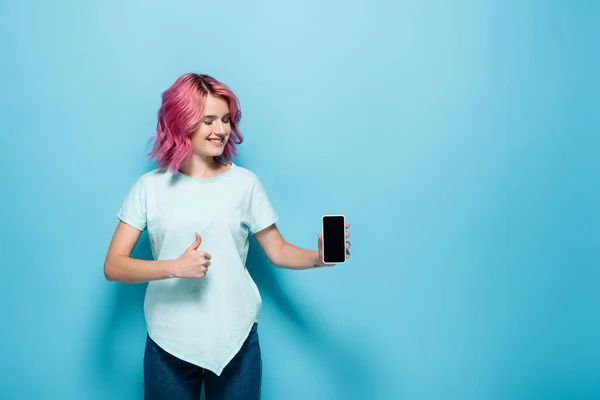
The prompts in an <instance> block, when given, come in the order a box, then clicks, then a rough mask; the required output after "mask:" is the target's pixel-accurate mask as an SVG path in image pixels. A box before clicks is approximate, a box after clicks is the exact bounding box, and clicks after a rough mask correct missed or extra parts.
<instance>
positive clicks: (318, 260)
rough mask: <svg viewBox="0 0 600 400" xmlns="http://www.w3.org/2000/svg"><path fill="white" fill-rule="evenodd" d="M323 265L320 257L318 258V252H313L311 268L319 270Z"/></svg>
mask: <svg viewBox="0 0 600 400" xmlns="http://www.w3.org/2000/svg"><path fill="white" fill-rule="evenodd" d="M323 265H324V264H323V260H321V257H319V252H318V251H315V252H314V257H313V264H312V266H313V267H314V268H319V267H322V266H323Z"/></svg>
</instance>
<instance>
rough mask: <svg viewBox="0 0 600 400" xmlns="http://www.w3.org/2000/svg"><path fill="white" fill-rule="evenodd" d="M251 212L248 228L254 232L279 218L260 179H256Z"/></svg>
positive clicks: (251, 199) (251, 198)
mask: <svg viewBox="0 0 600 400" xmlns="http://www.w3.org/2000/svg"><path fill="white" fill-rule="evenodd" d="M249 214H250V215H249V218H248V220H249V222H250V223H249V227H248V228H249V230H250V232H251V233H253V234H254V233H257V232H260V231H262V230H263V229H265V228H268V227H269V226H271V225H273V224H274V223H275V222H277V220H278V219H279V217H278V215H277V213H276V212H275V210H274V208H273V205H272V204H271V202H270V201H269V198H268V196H267V193H266V192H265V189H264V187H263V185H262V183H261V182H260V180H258V179H255V181H254V184H253V187H252V195H251V197H250V207H249Z"/></svg>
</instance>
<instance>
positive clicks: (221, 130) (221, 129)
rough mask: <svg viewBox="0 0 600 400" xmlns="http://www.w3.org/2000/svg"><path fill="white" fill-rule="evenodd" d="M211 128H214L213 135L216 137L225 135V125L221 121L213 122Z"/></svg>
mask: <svg viewBox="0 0 600 400" xmlns="http://www.w3.org/2000/svg"><path fill="white" fill-rule="evenodd" d="M213 126H214V133H215V134H216V135H222V136H224V135H226V134H227V130H226V129H225V124H224V123H223V121H219V120H217V121H214V122H213Z"/></svg>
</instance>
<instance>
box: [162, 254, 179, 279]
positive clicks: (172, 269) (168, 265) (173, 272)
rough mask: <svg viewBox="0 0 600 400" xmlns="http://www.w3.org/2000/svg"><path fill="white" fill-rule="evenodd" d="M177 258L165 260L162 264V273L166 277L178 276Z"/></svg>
mask: <svg viewBox="0 0 600 400" xmlns="http://www.w3.org/2000/svg"><path fill="white" fill-rule="evenodd" d="M179 271H180V268H179V259H178V258H176V259H174V260H167V261H165V264H164V275H165V276H166V278H167V279H172V278H179Z"/></svg>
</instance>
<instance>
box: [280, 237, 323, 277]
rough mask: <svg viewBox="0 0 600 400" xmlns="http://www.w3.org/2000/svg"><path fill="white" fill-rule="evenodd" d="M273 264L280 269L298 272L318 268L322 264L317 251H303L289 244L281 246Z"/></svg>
mask: <svg viewBox="0 0 600 400" xmlns="http://www.w3.org/2000/svg"><path fill="white" fill-rule="evenodd" d="M272 262H273V264H274V265H275V266H277V267H279V268H285V269H296V270H298V269H310V268H316V267H319V266H321V264H322V261H321V260H319V253H318V252H317V251H313V250H305V249H301V248H300V247H296V246H294V245H292V244H289V243H287V242H286V243H285V244H283V245H282V246H281V249H280V250H279V251H278V253H277V256H276V257H275V258H274V260H272Z"/></svg>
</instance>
